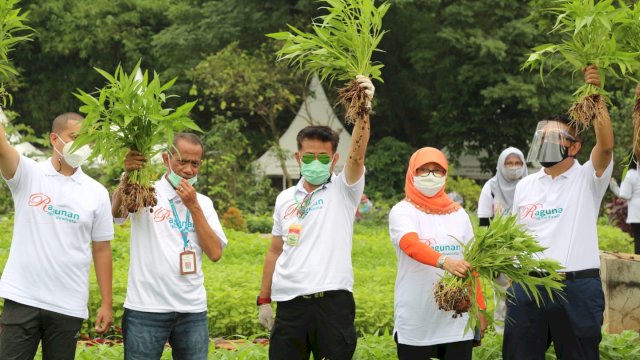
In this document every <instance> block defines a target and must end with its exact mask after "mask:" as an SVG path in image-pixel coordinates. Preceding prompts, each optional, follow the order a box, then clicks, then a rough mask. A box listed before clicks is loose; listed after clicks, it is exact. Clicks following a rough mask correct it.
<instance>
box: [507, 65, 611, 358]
mask: <svg viewBox="0 0 640 360" xmlns="http://www.w3.org/2000/svg"><path fill="white" fill-rule="evenodd" d="M585 82H587V83H589V84H593V85H596V86H600V78H599V75H598V71H597V69H595V67H589V68H587V70H586V71H585ZM598 105H599V106H601V108H600V110H601V114H600V115H601V116H600V118H599V119H598V120H596V121H594V122H593V128H594V130H595V134H596V144H595V146H594V147H593V149H592V150H591V154H590V157H589V160H588V161H587V162H585V163H584V164H582V165H581V164H580V163H578V161H577V160H576V159H575V156H576V155H577V154H578V152H579V151H580V149H581V146H582V143H581V139H580V136H579V134H578V131H577V130H576V127H575V125H574V124H572V123H571V121H570V120H569V119H568V118H567V117H564V116H556V117H552V118H551V119H549V120H545V121H541V122H540V123H539V124H538V129H537V131H536V134H535V136H534V140H533V142H532V144H531V149H530V152H529V155H528V156H527V161H534V160H537V161H539V162H540V163H541V164H542V166H543V167H544V168H543V169H542V170H540V171H539V172H537V173H535V174H531V175H529V176H527V177H526V178H524V179H522V180H521V181H520V183H518V185H517V188H516V193H515V196H514V200H513V213H514V214H515V215H517V216H518V222H519V223H520V224H523V225H524V227H525V228H526V229H528V230H529V231H531V232H532V233H533V234H534V235H535V236H536V238H537V240H538V241H539V242H540V244H541V245H543V246H544V247H546V248H547V249H546V250H545V251H544V253H543V254H542V256H543V257H545V258H550V259H553V260H557V261H559V262H560V264H561V265H562V266H563V268H564V269H563V270H562V271H563V274H564V277H565V280H564V285H565V288H564V293H563V294H556V296H554V298H553V300H551V299H549V297H548V296H546V294H545V293H544V292H543V291H541V293H542V294H544V295H543V299H542V301H543V304H544V305H541V306H540V307H539V306H538V305H536V303H535V301H534V300H533V299H531V298H530V297H529V296H528V295H527V294H525V292H524V290H523V289H522V287H521V286H519V285H515V286H513V287H512V288H511V289H510V290H509V292H510V295H511V296H512V299H511V300H512V301H509V302H508V303H507V320H506V326H505V330H504V342H503V356H504V358H505V359H544V357H545V355H544V354H545V352H546V350H547V348H548V347H549V345H550V343H551V342H553V344H554V348H555V351H556V355H557V357H558V358H562V359H598V358H599V350H598V347H599V343H600V340H601V333H600V331H601V326H602V321H603V311H604V295H603V291H602V284H601V282H600V258H599V253H598V233H597V228H596V222H597V219H598V211H599V209H600V203H601V201H602V197H603V196H604V193H605V191H606V189H607V186H608V184H609V179H610V178H611V172H612V169H613V156H612V152H613V129H612V127H611V121H610V119H609V113H608V111H607V109H606V106H605V105H604V103H599V104H598ZM532 275H535V273H532Z"/></svg>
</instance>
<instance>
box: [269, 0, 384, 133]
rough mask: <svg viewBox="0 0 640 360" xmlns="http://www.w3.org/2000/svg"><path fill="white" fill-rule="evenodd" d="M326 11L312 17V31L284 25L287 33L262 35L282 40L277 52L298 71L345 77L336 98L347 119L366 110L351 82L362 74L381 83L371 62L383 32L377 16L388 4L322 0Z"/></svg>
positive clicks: (378, 71) (369, 0)
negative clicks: (314, 17) (343, 85)
mask: <svg viewBox="0 0 640 360" xmlns="http://www.w3.org/2000/svg"><path fill="white" fill-rule="evenodd" d="M322 2H323V3H325V4H326V6H322V7H321V8H320V9H322V10H325V11H326V12H327V13H326V14H324V15H321V16H319V17H317V18H316V19H314V20H313V23H312V24H311V28H312V32H303V31H302V30H299V29H297V28H296V27H294V26H291V25H288V27H289V30H291V32H288V31H286V32H278V33H272V34H267V36H269V37H271V38H274V39H276V40H284V41H285V44H284V46H283V47H282V49H280V50H279V51H278V52H277V55H278V60H286V61H288V62H289V63H290V64H292V65H294V66H296V67H297V68H298V69H299V70H302V71H305V72H308V73H313V72H316V73H318V75H319V76H320V79H321V80H325V79H328V80H329V81H330V82H333V80H336V79H337V80H341V81H350V82H349V83H348V84H347V85H346V86H345V87H343V88H342V89H340V91H339V97H340V101H341V102H342V104H343V105H344V106H345V109H346V119H347V122H355V120H356V119H360V118H362V117H363V116H364V115H366V114H368V111H369V109H368V108H367V106H366V101H367V98H366V95H365V94H364V91H363V90H362V89H361V88H360V87H359V86H358V83H357V82H356V81H355V80H354V79H355V77H356V76H357V75H364V76H367V77H371V78H373V79H376V80H379V81H382V78H381V77H380V75H381V73H382V72H381V68H382V67H383V65H382V64H380V63H374V62H372V61H371V57H372V56H373V53H374V51H376V50H377V47H378V44H379V43H380V40H382V37H383V36H384V34H385V33H386V31H384V30H382V18H383V17H384V15H385V14H386V12H387V10H389V6H390V3H389V2H384V3H382V4H381V5H380V6H378V7H376V6H375V4H374V0H322Z"/></svg>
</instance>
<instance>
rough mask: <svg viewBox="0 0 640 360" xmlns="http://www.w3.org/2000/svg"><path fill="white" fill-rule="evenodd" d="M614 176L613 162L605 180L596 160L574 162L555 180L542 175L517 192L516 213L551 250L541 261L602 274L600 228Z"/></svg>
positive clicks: (526, 180) (531, 177) (526, 181)
mask: <svg viewBox="0 0 640 360" xmlns="http://www.w3.org/2000/svg"><path fill="white" fill-rule="evenodd" d="M612 171H613V159H612V160H611V162H610V163H609V165H608V166H607V169H606V170H605V171H604V173H603V174H602V176H600V177H597V176H596V171H595V169H594V167H593V164H592V163H591V160H589V161H587V162H586V163H584V165H580V163H578V161H577V160H575V161H574V164H573V166H572V167H571V168H570V169H569V170H567V171H566V172H565V173H564V174H562V175H560V176H557V177H556V178H555V179H552V178H551V176H550V175H547V174H546V173H545V172H544V169H541V170H540V171H539V172H537V173H534V174H531V175H529V176H527V177H525V178H524V179H522V180H521V181H520V182H519V183H518V186H517V187H516V194H515V196H514V199H513V204H514V205H513V210H512V213H513V214H514V215H517V216H518V222H519V223H521V224H524V225H525V227H526V228H527V229H529V230H530V231H531V232H532V233H533V234H535V236H536V238H537V239H538V242H539V243H540V245H542V246H544V247H546V248H547V250H545V251H544V253H543V255H542V256H543V257H544V258H551V259H554V260H557V261H559V262H560V264H562V265H563V266H564V271H578V270H585V269H598V268H600V257H599V253H598V231H597V227H596V224H597V220H598V211H599V210H600V203H601V202H602V197H603V196H604V193H605V191H606V190H607V186H608V185H609V179H610V178H611V172H612Z"/></svg>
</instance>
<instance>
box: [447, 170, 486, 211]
mask: <svg viewBox="0 0 640 360" xmlns="http://www.w3.org/2000/svg"><path fill="white" fill-rule="evenodd" d="M446 190H447V192H452V191H455V192H457V193H458V194H460V196H462V198H463V199H464V208H465V210H467V211H468V212H475V211H476V209H477V207H478V199H479V198H480V191H481V190H482V187H481V186H480V185H478V184H476V182H475V181H473V180H471V179H469V178H465V177H462V176H450V177H447V187H446Z"/></svg>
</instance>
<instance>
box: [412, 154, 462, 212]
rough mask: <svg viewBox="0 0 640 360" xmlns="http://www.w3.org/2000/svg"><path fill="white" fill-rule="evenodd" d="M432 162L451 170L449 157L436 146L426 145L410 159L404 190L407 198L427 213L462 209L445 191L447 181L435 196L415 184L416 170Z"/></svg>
mask: <svg viewBox="0 0 640 360" xmlns="http://www.w3.org/2000/svg"><path fill="white" fill-rule="evenodd" d="M430 162H433V163H436V164H438V165H440V166H442V168H444V169H445V170H447V172H448V170H449V162H448V161H447V157H446V156H444V154H443V153H442V151H440V150H438V149H436V148H432V147H424V148H422V149H420V150H418V151H416V152H415V153H413V155H411V159H410V160H409V168H408V169H407V177H406V180H405V183H404V192H405V194H406V195H407V197H406V199H405V200H407V201H408V202H410V203H411V204H413V206H415V207H416V208H418V209H420V210H422V211H424V212H426V213H427V214H439V215H442V214H450V213H452V212H454V211H456V210H458V209H460V205H459V204H458V203H456V202H455V201H453V200H451V199H450V198H449V196H448V195H447V194H446V193H445V192H444V188H445V186H446V183H445V186H443V187H442V189H440V191H438V193H436V194H435V195H434V196H433V197H427V196H426V195H424V194H423V193H421V192H420V190H418V189H417V188H416V187H415V185H413V177H414V176H415V175H416V170H417V169H418V168H419V167H421V166H422V165H424V164H426V163H430Z"/></svg>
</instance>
